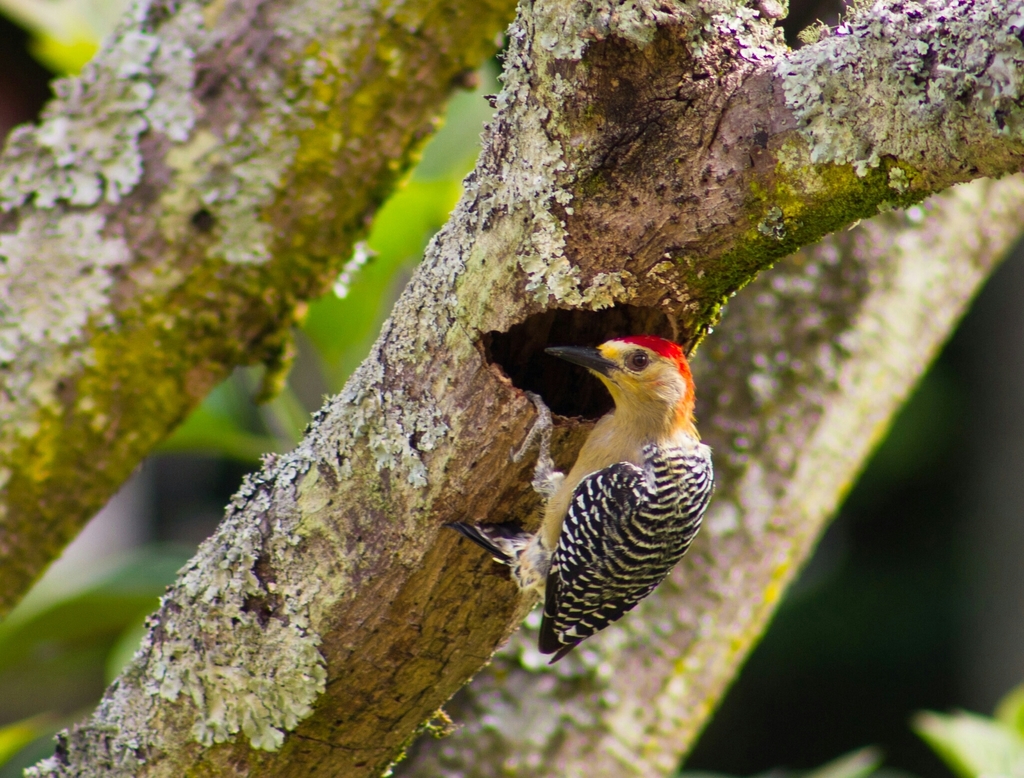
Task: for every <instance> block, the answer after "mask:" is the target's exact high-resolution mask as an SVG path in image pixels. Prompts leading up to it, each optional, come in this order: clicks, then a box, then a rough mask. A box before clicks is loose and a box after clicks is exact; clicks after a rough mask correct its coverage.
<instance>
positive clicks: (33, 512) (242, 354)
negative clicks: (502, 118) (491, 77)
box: [0, 0, 514, 617]
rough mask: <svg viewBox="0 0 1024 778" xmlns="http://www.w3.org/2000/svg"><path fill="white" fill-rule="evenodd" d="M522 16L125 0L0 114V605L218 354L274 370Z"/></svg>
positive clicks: (456, 5) (201, 379)
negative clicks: (91, 42)
mask: <svg viewBox="0 0 1024 778" xmlns="http://www.w3.org/2000/svg"><path fill="white" fill-rule="evenodd" d="M513 11H514V4H513V3H512V2H511V0H485V2H482V3H473V4H472V7H468V6H467V5H466V4H465V3H462V2H460V0H399V1H398V2H381V3H377V2H373V1H372V0H366V2H359V0H350V1H348V2H343V3H340V4H337V5H336V4H331V3H327V2H322V0H274V2H268V1H267V0H214V1H213V2H197V0H182V1H181V2H177V1H176V0H167V2H163V0H152V2H150V0H138V1H137V2H135V3H134V4H133V6H132V8H131V10H130V12H129V13H128V14H127V16H126V18H125V20H124V21H123V23H122V25H121V27H120V29H119V30H118V31H117V33H116V34H115V36H114V38H113V40H112V41H111V42H110V43H109V45H108V46H107V47H106V49H105V50H104V51H103V52H102V53H101V54H100V55H99V56H98V58H97V59H96V60H95V61H94V62H92V63H91V64H90V65H89V66H87V68H86V70H85V73H84V74H83V75H82V77H81V78H77V79H66V80H62V81H59V82H57V83H56V85H55V92H56V94H57V97H56V99H55V100H54V101H52V102H51V103H50V104H49V106H48V107H47V108H46V111H45V113H44V115H43V117H42V121H41V123H40V125H39V126H37V127H29V126H26V127H21V128H19V129H16V130H15V131H14V132H13V133H12V135H11V137H10V138H9V139H8V144H7V147H6V149H5V151H4V154H3V157H2V158H0V419H2V420H3V425H2V427H0V617H2V616H3V615H5V614H6V612H7V611H8V610H10V608H11V607H12V606H13V604H14V603H16V602H17V601H18V599H19V597H20V596H21V595H22V594H24V592H25V590H26V588H27V587H28V586H29V584H30V583H31V582H32V581H33V580H34V579H35V578H36V577H37V576H38V575H39V574H40V573H41V572H42V570H43V569H44V568H45V567H46V565H47V564H49V563H50V561H52V559H53V558H54V557H55V556H56V555H57V554H59V553H60V550H61V549H62V548H63V547H64V545H66V543H67V542H68V540H70V539H71V538H72V537H74V535H75V534H76V533H77V532H78V530H79V529H81V527H82V525H83V524H84V523H85V522H86V521H87V520H88V519H89V518H90V517H91V516H92V515H93V514H94V513H95V512H96V511H97V510H98V509H99V508H100V507H101V506H102V505H103V504H104V503H105V502H106V500H107V499H108V498H109V497H110V496H111V495H112V494H113V492H114V491H115V490H116V489H117V487H118V486H119V485H120V484H121V482H122V481H123V480H124V479H125V478H127V477H128V475H129V474H130V473H131V472H132V470H133V468H134V467H135V466H136V465H137V464H138V463H139V462H140V461H141V459H142V458H143V457H144V456H145V455H146V454H148V453H149V451H150V450H151V449H152V447H153V446H154V445H155V444H156V443H158V442H159V441H160V440H161V439H163V438H164V437H166V435H167V434H168V433H169V432H170V431H171V430H172V429H174V427H175V426H177V424H178V423H180V422H181V420H182V419H183V418H184V417H185V415H186V414H187V413H188V412H189V411H190V410H191V409H192V408H193V407H194V406H195V405H196V404H197V403H198V402H199V401H200V400H202V398H203V397H204V396H205V395H206V393H207V392H208V391H209V390H210V389H211V388H212V387H213V386H214V385H215V384H216V383H218V382H219V381H220V380H222V379H223V378H224V377H225V376H226V375H227V374H228V372H229V371H230V370H231V368H232V367H233V366H235V365H238V364H251V363H254V362H258V361H266V362H268V363H270V375H271V383H272V382H273V380H275V379H277V378H282V377H283V376H284V374H285V370H286V368H287V362H288V357H289V350H290V328H291V327H292V325H294V323H295V322H296V320H297V319H299V318H301V315H302V310H303V301H304V300H307V299H309V298H310V297H313V296H316V295H319V294H323V293H324V291H326V289H328V288H329V286H330V283H331V282H332V281H333V280H334V278H335V277H336V276H337V274H338V272H339V271H340V269H341V267H342V264H343V263H344V262H345V261H346V259H348V257H349V256H351V253H352V247H353V244H354V242H355V241H356V240H357V239H358V238H359V237H360V236H361V235H362V234H363V233H364V232H365V231H366V229H367V226H368V223H369V220H370V218H371V217H372V215H373V212H374V211H375V210H376V208H377V206H378V205H379V204H380V203H381V201H382V200H383V199H384V198H385V197H386V196H387V194H388V193H389V192H390V190H391V188H392V187H393V185H394V183H395V182H396V180H397V179H398V178H399V177H400V175H401V174H402V173H403V172H404V171H405V170H406V169H408V167H409V166H410V164H411V161H412V159H413V157H414V156H415V154H416V151H417V149H418V148H419V147H420V146H421V145H422V143H423V141H424V140H425V139H426V138H427V137H428V136H429V134H430V133H431V132H432V130H433V128H434V126H435V122H436V120H437V117H438V114H439V112H440V111H441V109H442V107H443V104H444V101H445V100H446V98H447V96H448V94H449V93H450V91H451V89H452V88H453V87H454V86H457V85H458V84H459V83H460V81H461V80H462V79H465V78H466V77H467V76H468V75H471V74H472V73H473V71H474V70H475V69H476V68H477V67H479V65H480V64H481V63H482V61H483V60H484V59H485V58H486V57H487V56H489V55H491V54H493V52H494V51H495V48H496V44H497V41H496V38H497V37H499V36H500V32H501V29H502V27H503V26H504V25H505V24H507V22H508V19H509V18H511V16H512V14H513ZM41 257H45V258H46V261H40V258H41ZM275 366H276V367H275Z"/></svg>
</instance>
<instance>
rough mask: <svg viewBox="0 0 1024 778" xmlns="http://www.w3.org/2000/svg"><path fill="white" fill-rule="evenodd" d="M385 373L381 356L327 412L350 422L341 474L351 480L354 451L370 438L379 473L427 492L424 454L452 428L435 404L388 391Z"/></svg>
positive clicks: (372, 357) (341, 450)
mask: <svg viewBox="0 0 1024 778" xmlns="http://www.w3.org/2000/svg"><path fill="white" fill-rule="evenodd" d="M396 315H399V316H400V315H401V311H400V310H398V311H396ZM383 374H384V371H383V365H382V363H381V356H380V354H379V352H376V351H375V352H374V353H372V354H371V355H370V358H369V359H367V360H366V361H364V362H363V365H362V366H361V367H360V369H359V370H358V371H356V373H355V375H353V376H352V378H351V379H350V380H349V381H348V383H347V384H346V385H345V389H344V390H343V391H342V393H341V394H340V395H338V396H337V397H336V398H334V399H332V400H331V401H329V402H328V404H327V406H326V407H325V409H324V412H328V413H333V414H336V415H340V416H341V417H342V418H344V419H345V420H346V422H347V423H346V425H345V429H346V430H347V434H346V435H345V436H344V438H343V439H342V440H341V441H339V444H338V448H339V454H340V456H341V463H342V464H341V473H342V475H343V476H345V477H348V476H351V474H352V461H351V458H350V456H349V451H350V450H352V449H353V448H354V446H355V444H356V442H357V441H359V440H360V439H362V438H365V439H366V443H367V447H368V448H369V452H370V455H371V457H372V460H373V463H374V466H375V467H376V469H377V471H378V472H379V471H381V470H384V469H387V470H391V471H395V472H399V473H403V474H404V475H405V479H406V481H407V482H408V483H409V484H410V485H412V486H414V487H417V488H423V487H425V486H427V469H426V466H425V465H424V463H423V458H422V456H421V454H422V452H425V451H432V450H433V449H434V448H435V447H436V446H437V444H438V443H439V442H440V441H441V440H443V439H444V438H445V437H446V436H447V434H448V432H449V427H448V424H447V422H445V420H444V418H443V416H442V414H441V413H440V411H439V410H438V409H437V407H436V406H434V405H433V404H432V403H422V402H417V401H415V400H413V399H412V398H410V397H409V396H408V394H407V393H406V392H405V391H402V390H392V391H382V390H381V388H380V384H381V381H382V380H383Z"/></svg>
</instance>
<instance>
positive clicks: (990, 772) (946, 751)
mask: <svg viewBox="0 0 1024 778" xmlns="http://www.w3.org/2000/svg"><path fill="white" fill-rule="evenodd" d="M912 726H913V728H914V731H915V732H917V734H918V735H920V736H921V738H922V739H923V740H924V741H925V742H926V743H927V744H928V745H929V746H930V747H931V748H932V750H934V751H935V753H937V754H938V755H939V756H940V757H941V758H942V760H943V761H944V762H945V763H946V764H947V765H948V766H949V768H950V769H951V770H952V771H953V772H954V773H955V774H956V775H957V776H959V778H1024V684H1022V685H1021V686H1018V687H1017V688H1016V689H1014V690H1013V691H1011V692H1010V693H1009V694H1008V695H1006V697H1004V698H1003V700H1002V701H1001V702H1000V703H999V705H998V706H997V707H996V712H995V716H993V717H992V718H989V717H987V716H980V715H978V714H977V713H968V712H967V711H956V712H954V713H949V714H942V713H933V712H931V711H921V712H919V713H918V714H917V715H916V716H914V719H913V721H912ZM881 765H882V753H881V751H879V750H878V749H877V748H874V747H872V746H869V747H867V748H862V749H859V750H857V751H854V752H852V753H850V754H846V755H845V756H841V757H839V758H838V759H836V760H834V761H832V762H829V763H828V764H826V765H823V766H821V767H819V768H817V769H814V770H782V769H775V770H771V771H769V772H767V773H762V774H761V775H759V776H755V777H754V778H868V776H874V777H875V778H897V776H898V777H899V778H913V776H911V775H910V774H909V773H904V772H902V771H897V770H890V769H886V768H882V767H881ZM880 768H881V769H880ZM678 778H730V777H729V776H726V775H723V774H722V773H711V772H703V771H696V770H692V771H683V772H680V773H679V774H678Z"/></svg>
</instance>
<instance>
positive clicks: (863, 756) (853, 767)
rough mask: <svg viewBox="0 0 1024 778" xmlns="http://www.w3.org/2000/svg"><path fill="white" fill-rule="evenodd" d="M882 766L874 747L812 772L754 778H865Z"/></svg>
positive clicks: (712, 777) (696, 776) (702, 776)
mask: <svg viewBox="0 0 1024 778" xmlns="http://www.w3.org/2000/svg"><path fill="white" fill-rule="evenodd" d="M881 764H882V752H881V751H879V750H878V749H877V748H875V747H874V746H867V747H865V748H860V749H857V750H856V751H852V752H850V753H849V754H844V755H843V756H841V757H839V758H838V759H833V760H832V761H831V762H829V763H828V764H824V765H822V766H821V767H818V768H816V769H814V770H809V771H806V772H804V771H800V770H783V769H778V768H776V769H774V770H769V771H768V772H766V773H762V774H761V775H759V776H755V778H787V777H788V776H800V777H801V778H867V776H869V775H871V774H872V773H874V772H875V771H876V770H878V767H879V765H881ZM678 778H730V776H728V775H724V774H722V773H709V772H704V771H684V772H681V773H679V774H678Z"/></svg>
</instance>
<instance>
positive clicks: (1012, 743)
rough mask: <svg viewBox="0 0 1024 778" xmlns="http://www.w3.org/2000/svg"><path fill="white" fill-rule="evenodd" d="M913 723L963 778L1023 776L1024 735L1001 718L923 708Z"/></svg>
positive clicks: (1023, 777)
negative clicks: (1001, 720)
mask: <svg viewBox="0 0 1024 778" xmlns="http://www.w3.org/2000/svg"><path fill="white" fill-rule="evenodd" d="M912 726H913V729H914V731H915V732H917V734H918V735H920V736H921V738H923V739H924V741H925V742H926V743H928V745H929V746H931V748H932V750H934V751H935V753H937V754H938V755H939V757H941V758H942V760H943V761H944V762H945V763H946V764H947V765H949V767H950V768H951V769H952V770H953V771H954V772H955V773H957V775H960V776H963V778H978V776H982V775H986V776H1000V777H1001V778H1004V777H1005V778H1024V738H1022V737H1021V736H1020V735H1019V734H1018V733H1017V732H1016V731H1014V730H1013V729H1012V728H1010V727H1009V726H1007V725H1006V724H1004V723H1002V722H1000V721H995V720H993V719H989V718H986V717H984V716H979V715H978V714H976V713H968V712H966V711H957V712H956V713H952V714H950V715H943V714H941V713H933V712H931V711H922V712H921V713H918V714H917V715H916V716H915V717H914V719H913V722H912Z"/></svg>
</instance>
